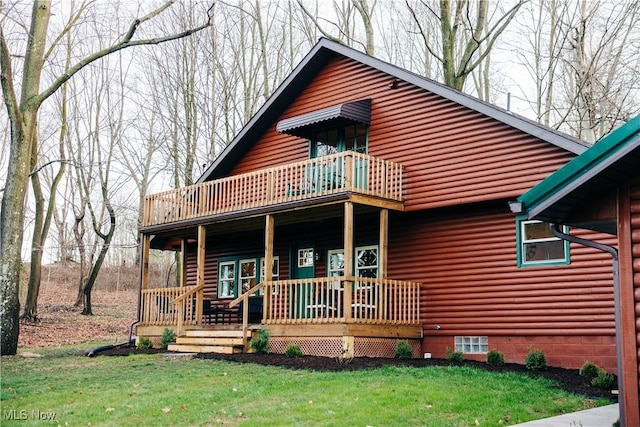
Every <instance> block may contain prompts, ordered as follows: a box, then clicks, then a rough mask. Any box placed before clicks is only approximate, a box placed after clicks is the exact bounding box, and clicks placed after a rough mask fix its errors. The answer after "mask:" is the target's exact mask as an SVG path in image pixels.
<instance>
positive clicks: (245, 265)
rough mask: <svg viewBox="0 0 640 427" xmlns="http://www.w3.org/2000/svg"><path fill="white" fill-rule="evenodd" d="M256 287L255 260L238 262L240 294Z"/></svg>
mask: <svg viewBox="0 0 640 427" xmlns="http://www.w3.org/2000/svg"><path fill="white" fill-rule="evenodd" d="M255 285H256V260H255V259H243V260H240V289H241V293H245V292H247V291H248V290H249V289H251V288H253V287H254V286H255Z"/></svg>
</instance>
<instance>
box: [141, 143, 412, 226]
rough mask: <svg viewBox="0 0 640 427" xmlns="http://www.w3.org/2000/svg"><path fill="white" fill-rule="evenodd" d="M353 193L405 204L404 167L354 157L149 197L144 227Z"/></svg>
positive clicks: (304, 163)
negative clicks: (403, 191)
mask: <svg viewBox="0 0 640 427" xmlns="http://www.w3.org/2000/svg"><path fill="white" fill-rule="evenodd" d="M342 191H351V192H354V193H359V194H363V195H370V196H377V197H381V198H385V199H389V200H393V201H402V165H401V164H399V163H395V162H390V161H386V160H382V159H379V158H375V157H372V156H368V155H365V154H360V153H356V152H352V151H347V152H344V153H338V154H333V155H330V156H324V157H319V158H316V159H311V160H307V161H302V162H297V163H291V164H287V165H282V166H277V167H273V168H268V169H262V170H259V171H255V172H250V173H245V174H241V175H235V176H230V177H227V178H222V179H218V180H214V181H208V182H204V183H200V184H195V185H191V186H188V187H182V188H178V189H175V190H169V191H164V192H162V193H157V194H152V195H149V196H147V197H145V201H144V217H143V223H142V226H151V225H158V224H166V223H170V222H174V221H181V220H186V219H192V218H198V217H203V216H209V215H215V214H220V213H227V212H233V211H240V210H245V209H251V208H259V207H265V206H270V205H274V204H278V203H284V202H291V201H297V200H304V199H309V198H313V197H318V196H325V195H330V194H335V193H338V192H342Z"/></svg>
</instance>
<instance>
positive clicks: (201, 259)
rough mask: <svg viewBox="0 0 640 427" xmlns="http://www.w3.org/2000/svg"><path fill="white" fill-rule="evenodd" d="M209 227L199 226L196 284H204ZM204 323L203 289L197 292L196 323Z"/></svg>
mask: <svg viewBox="0 0 640 427" xmlns="http://www.w3.org/2000/svg"><path fill="white" fill-rule="evenodd" d="M206 240H207V229H206V228H205V227H204V226H203V225H199V226H198V255H197V264H198V273H197V275H196V286H203V285H204V265H205V261H206V254H207V251H206V249H207V247H206V246H207V245H206ZM200 324H202V291H200V292H198V293H197V294H196V325H200Z"/></svg>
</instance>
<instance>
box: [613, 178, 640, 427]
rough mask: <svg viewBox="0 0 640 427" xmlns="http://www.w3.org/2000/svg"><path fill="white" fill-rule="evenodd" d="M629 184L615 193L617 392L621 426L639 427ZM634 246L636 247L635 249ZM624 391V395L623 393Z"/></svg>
mask: <svg viewBox="0 0 640 427" xmlns="http://www.w3.org/2000/svg"><path fill="white" fill-rule="evenodd" d="M632 209H633V207H632V202H631V189H630V188H629V184H626V185H622V186H620V188H619V190H618V250H619V251H620V269H619V270H620V278H619V279H620V280H619V287H620V306H619V310H620V313H619V316H620V324H619V325H617V326H618V328H619V329H618V330H617V331H616V336H617V337H618V345H617V352H618V383H619V385H618V389H619V391H620V398H619V401H620V415H621V420H620V421H621V425H622V426H627V427H628V426H636V425H640V403H639V402H640V396H639V395H640V393H639V392H638V388H639V387H638V385H639V381H638V380H639V377H640V375H639V372H638V357H639V356H640V354H639V351H638V350H639V349H638V342H637V341H636V333H635V332H636V325H637V324H638V323H637V320H636V319H637V318H636V313H637V311H636V308H635V304H634V300H635V299H636V298H635V288H634V266H633V264H634V239H633V233H634V231H636V230H634V225H633V223H632V220H631V216H632ZM635 246H637V245H635ZM623 391H624V392H623Z"/></svg>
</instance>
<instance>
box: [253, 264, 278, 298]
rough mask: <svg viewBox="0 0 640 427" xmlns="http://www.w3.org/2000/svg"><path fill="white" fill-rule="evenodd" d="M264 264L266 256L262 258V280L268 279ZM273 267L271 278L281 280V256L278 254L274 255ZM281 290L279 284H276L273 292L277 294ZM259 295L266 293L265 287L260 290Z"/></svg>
mask: <svg viewBox="0 0 640 427" xmlns="http://www.w3.org/2000/svg"><path fill="white" fill-rule="evenodd" d="M264 264H265V258H264V257H262V258H260V280H261V281H264V280H266V277H267V275H266V272H265V269H264ZM271 265H272V268H271V280H280V257H278V256H274V257H273V262H272V264H271ZM279 291H280V289H279V286H276V287H275V288H274V289H273V293H274V294H277V293H278V292H279ZM258 295H264V288H263V289H260V290H259V291H258Z"/></svg>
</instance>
